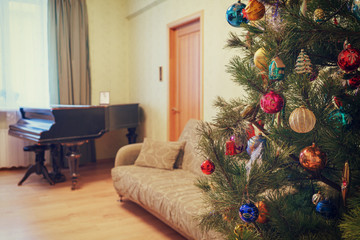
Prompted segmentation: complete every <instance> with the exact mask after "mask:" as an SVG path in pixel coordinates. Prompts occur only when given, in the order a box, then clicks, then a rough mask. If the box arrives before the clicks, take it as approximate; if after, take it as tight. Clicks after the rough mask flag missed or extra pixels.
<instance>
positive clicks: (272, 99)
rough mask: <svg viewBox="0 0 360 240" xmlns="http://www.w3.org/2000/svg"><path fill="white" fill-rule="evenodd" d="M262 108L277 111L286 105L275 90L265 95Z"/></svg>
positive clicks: (261, 101)
mask: <svg viewBox="0 0 360 240" xmlns="http://www.w3.org/2000/svg"><path fill="white" fill-rule="evenodd" d="M260 106H261V109H262V110H263V111H264V112H266V113H277V112H279V111H280V110H281V109H282V108H283V106H284V99H283V98H282V97H281V96H280V95H279V94H277V93H276V92H274V91H270V92H269V93H267V94H265V95H263V96H262V97H261V100H260Z"/></svg>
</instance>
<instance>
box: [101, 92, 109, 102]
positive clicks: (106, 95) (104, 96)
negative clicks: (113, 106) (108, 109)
mask: <svg viewBox="0 0 360 240" xmlns="http://www.w3.org/2000/svg"><path fill="white" fill-rule="evenodd" d="M99 102H100V105H109V104H110V92H100V101H99Z"/></svg>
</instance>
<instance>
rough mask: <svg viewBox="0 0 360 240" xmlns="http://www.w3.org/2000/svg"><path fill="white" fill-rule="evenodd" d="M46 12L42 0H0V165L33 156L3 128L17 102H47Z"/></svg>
mask: <svg viewBox="0 0 360 240" xmlns="http://www.w3.org/2000/svg"><path fill="white" fill-rule="evenodd" d="M47 14H48V12H47V1H45V0H1V1H0V167H13V166H27V165H29V163H32V162H33V159H34V156H33V155H30V154H29V153H26V152H24V151H23V147H24V146H25V145H27V144H28V143H27V142H26V141H23V140H21V139H17V138H14V137H11V136H8V134H7V131H8V126H9V124H13V123H15V122H16V121H17V119H18V118H19V116H18V111H17V110H18V109H19V106H31V107H48V106H49V97H50V96H49V72H48V43H47V41H48V34H47ZM55 80H56V79H55Z"/></svg>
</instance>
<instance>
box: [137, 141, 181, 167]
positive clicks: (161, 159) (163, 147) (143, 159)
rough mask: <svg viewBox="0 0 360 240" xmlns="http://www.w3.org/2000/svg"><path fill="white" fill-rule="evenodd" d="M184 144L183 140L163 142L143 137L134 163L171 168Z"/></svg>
mask: <svg viewBox="0 0 360 240" xmlns="http://www.w3.org/2000/svg"><path fill="white" fill-rule="evenodd" d="M184 145H185V142H163V141H157V140H153V139H149V138H145V139H144V143H143V145H142V147H141V150H140V153H139V156H138V157H137V159H136V160H135V165H136V166H143V167H154V168H163V169H170V170H171V169H173V168H174V164H175V161H176V159H177V158H178V156H179V154H180V152H181V151H183V149H184Z"/></svg>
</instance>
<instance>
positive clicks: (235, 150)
mask: <svg viewBox="0 0 360 240" xmlns="http://www.w3.org/2000/svg"><path fill="white" fill-rule="evenodd" d="M243 151H244V145H242V144H241V142H239V141H237V140H236V137H235V136H234V135H233V136H231V138H230V141H227V142H226V152H225V155H236V154H240V153H242V152H243Z"/></svg>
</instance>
